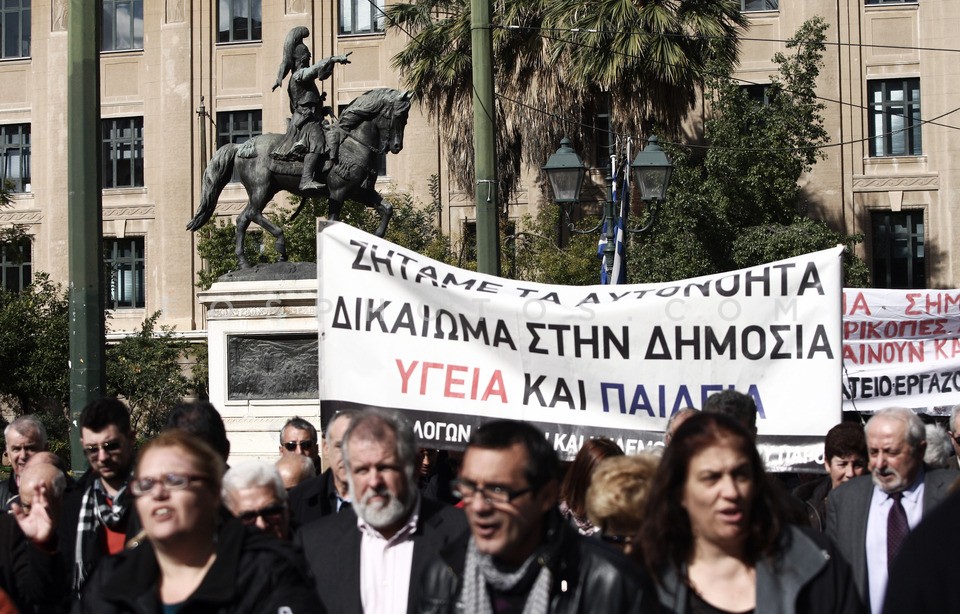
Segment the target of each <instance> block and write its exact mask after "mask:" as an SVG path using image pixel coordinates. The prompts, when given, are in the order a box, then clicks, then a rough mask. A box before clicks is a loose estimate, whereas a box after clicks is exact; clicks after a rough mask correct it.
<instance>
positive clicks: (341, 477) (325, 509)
mask: <svg viewBox="0 0 960 614" xmlns="http://www.w3.org/2000/svg"><path fill="white" fill-rule="evenodd" d="M358 413H359V412H358V411H356V410H353V409H346V410H343V411H339V412H337V413H335V414H334V415H333V417H332V418H330V420H329V421H328V422H327V428H326V429H325V431H324V437H323V456H324V458H325V459H326V461H327V470H326V471H324V472H323V473H322V474H320V475H318V476H316V477H313V478H308V479H306V480H304V481H303V482H302V483H300V484H298V485H297V486H296V487H295V488H293V489H291V490H290V515H291V517H292V519H293V523H294V526H303V525H305V524H307V523H308V522H312V521H314V520H318V519H320V518H323V517H324V516H329V515H330V514H336V513H338V512H340V511H343V510H344V509H347V508H349V507H350V505H351V503H350V485H349V483H348V482H347V468H346V467H345V466H344V464H343V436H344V434H345V433H346V432H347V428H348V427H349V426H350V422H351V421H352V420H353V418H354V416H356V415H357V414H358Z"/></svg>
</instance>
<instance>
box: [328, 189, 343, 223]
mask: <svg viewBox="0 0 960 614" xmlns="http://www.w3.org/2000/svg"><path fill="white" fill-rule="evenodd" d="M342 209H343V200H341V199H340V198H337V197H335V196H334V195H333V193H332V192H331V194H330V197H329V198H327V221H328V222H336V221H337V220H339V219H340V211H341V210H342Z"/></svg>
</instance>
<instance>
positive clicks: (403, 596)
mask: <svg viewBox="0 0 960 614" xmlns="http://www.w3.org/2000/svg"><path fill="white" fill-rule="evenodd" d="M419 518H420V497H417V502H416V503H415V504H414V506H413V513H411V514H410V518H409V520H408V521H407V523H406V524H405V525H403V527H401V529H400V530H399V531H397V532H396V533H395V534H394V535H393V537H391V538H390V539H385V538H384V537H383V535H381V534H380V531H378V530H376V529H375V528H373V527H371V526H370V525H368V524H367V523H366V522H364V521H363V520H361V519H359V517H358V519H357V527H359V529H360V533H361V535H362V536H361V538H360V603H361V604H362V605H363V612H364V614H406V611H407V598H408V597H409V592H410V571H411V568H412V567H413V535H414V533H416V531H417V521H418V520H419Z"/></svg>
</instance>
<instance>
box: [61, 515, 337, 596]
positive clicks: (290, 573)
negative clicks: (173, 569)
mask: <svg viewBox="0 0 960 614" xmlns="http://www.w3.org/2000/svg"><path fill="white" fill-rule="evenodd" d="M216 547H217V558H216V560H215V561H214V562H213V565H211V566H210V569H209V570H208V571H207V574H206V575H205V576H204V577H203V581H202V582H201V583H200V586H198V587H197V590H195V591H194V592H193V594H192V595H190V597H189V598H188V599H187V601H186V602H184V604H183V607H182V608H181V609H180V614H227V613H231V614H241V613H250V614H260V613H265V612H288V613H289V614H298V613H301V612H305V613H310V614H314V613H317V614H322V613H323V612H324V610H323V608H322V606H320V605H319V604H317V603H316V597H315V595H314V591H313V583H312V581H311V580H310V577H309V576H308V575H307V574H306V572H305V565H304V562H303V559H302V558H301V557H300V555H299V553H297V552H296V551H295V550H294V549H293V547H292V546H291V545H290V544H288V543H286V542H281V541H280V540H278V539H276V538H274V537H272V536H269V535H267V534H265V533H262V532H260V531H258V530H256V529H254V528H252V527H245V526H243V525H242V524H240V522H238V521H228V522H225V523H224V524H223V525H221V527H220V531H219V534H218V539H217V546H216ZM159 576H160V568H159V566H158V565H157V558H156V555H155V554H154V550H153V546H151V544H150V542H149V541H144V542H143V543H142V544H141V545H139V546H137V547H136V548H133V549H131V550H126V551H124V552H121V553H120V554H118V555H116V556H112V557H108V558H106V559H104V560H103V561H102V562H101V563H100V565H99V566H98V567H97V571H96V572H94V574H93V577H91V578H90V580H89V581H88V582H87V584H86V586H85V587H84V590H83V597H82V598H81V600H80V601H79V603H77V604H76V605H75V606H74V610H73V611H74V614H83V613H89V614H111V613H114V612H116V613H120V612H129V613H136V614H159V612H160V611H161V605H160V600H159V598H158V594H159V592H158V591H159V588H158V584H157V580H158V578H159Z"/></svg>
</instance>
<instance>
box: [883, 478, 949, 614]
mask: <svg viewBox="0 0 960 614" xmlns="http://www.w3.org/2000/svg"><path fill="white" fill-rule="evenodd" d="M958 518H960V493H957V494H953V495H951V496H950V498H949V499H947V500H946V501H944V502H943V504H942V505H940V506H939V507H938V508H937V509H935V510H934V511H933V512H931V513H930V514H929V515H925V516H924V519H923V521H922V522H921V523H920V525H919V526H917V528H916V529H914V530H913V531H912V532H911V533H910V535H908V536H907V541H906V542H904V544H903V547H902V548H901V550H900V553H899V554H898V555H897V558H896V560H895V561H894V562H893V569H891V570H890V581H889V584H887V595H886V598H885V599H884V602H883V611H884V612H891V613H893V612H911V613H912V614H941V613H943V612H960V590H957V589H956V585H955V584H954V582H956V581H957V563H956V559H957V553H958V552H960V531H958V530H957V519H958Z"/></svg>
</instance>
